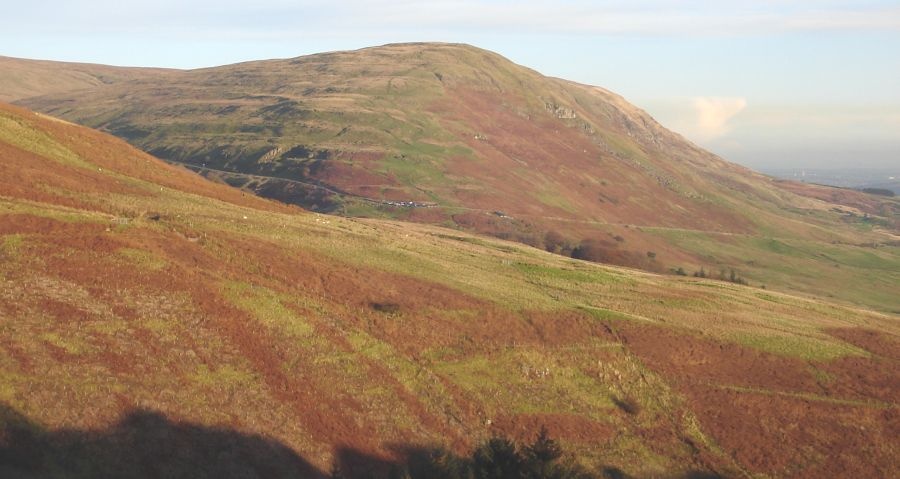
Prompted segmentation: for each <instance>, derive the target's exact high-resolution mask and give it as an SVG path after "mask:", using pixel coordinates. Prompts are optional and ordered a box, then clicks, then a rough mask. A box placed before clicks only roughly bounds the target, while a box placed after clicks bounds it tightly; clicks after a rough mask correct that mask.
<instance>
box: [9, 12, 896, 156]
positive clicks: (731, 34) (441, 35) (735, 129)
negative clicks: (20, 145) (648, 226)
mask: <svg viewBox="0 0 900 479" xmlns="http://www.w3.org/2000/svg"><path fill="white" fill-rule="evenodd" d="M3 11H4V15H3V16H2V17H0V55H6V56H15V57H23V58H40V59H48V60H65V61H81V62H93V63H105V64H113V65H130V66H159V67H176V68H196V67H202V66H214V65H222V64H227V63H234V62H239V61H246V60H258V59H267V58H288V57H295V56H300V55H305V54H310V53H318V52H323V51H334V50H346V49H356V48H363V47H367V46H373V45H382V44H386V43H394V42H408V41H444V42H460V43H468V44H472V45H475V46H478V47H481V48H486V49H488V50H493V51H496V52H497V53H500V54H501V55H504V56H506V57H507V58H509V59H511V60H512V61H515V62H516V63H519V64H522V65H525V66H528V67H530V68H533V69H535V70H538V71H540V72H541V73H544V74H546V75H550V76H556V77H562V78H566V79H569V80H574V81H578V82H582V83H587V84H593V85H599V86H602V87H605V88H607V89H610V90H612V91H614V92H616V93H619V94H621V95H622V96H624V97H625V98H626V99H627V100H629V101H630V102H632V103H634V104H635V105H637V106H639V107H641V108H643V109H645V110H646V111H648V112H649V113H650V114H651V115H653V116H654V117H655V118H656V119H657V120H659V121H660V122H661V123H662V124H663V125H664V126H666V127H668V128H670V129H672V130H674V131H676V132H678V133H681V134H682V135H684V136H685V137H687V138H688V139H690V140H691V141H693V142H695V143H697V144H698V145H700V146H703V147H704V148H707V149H709V150H711V151H713V152H715V153H717V154H719V155H721V156H723V157H725V158H726V159H728V160H731V161H735V162H738V163H741V164H744V165H747V166H750V167H752V168H756V169H761V170H767V169H768V170H772V169H786V168H832V167H833V168H890V169H897V170H900V0H893V1H884V0H878V1H876V0H871V1H870V0H856V1H846V0H821V1H813V0H780V1H776V0H755V1H743V0H742V1H728V0H718V1H715V0H687V1H675V0H631V1H621V0H608V1H604V0H599V1H584V0H556V1H545V0H520V1H512V0H496V1H494V0H483V1H475V0H442V1H435V2H428V1H387V0H374V1H361V0H349V1H339V0H330V1H324V0H313V1H305V0H293V1H291V0H254V1H252V2H249V1H245V0H242V1H236V0H196V1H189V0H155V1H144V0H65V1H52V0H31V1H28V2H9V4H8V5H5V6H4V8H3ZM0 74H2V72H0Z"/></svg>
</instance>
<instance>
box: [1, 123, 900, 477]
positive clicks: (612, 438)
mask: <svg viewBox="0 0 900 479" xmlns="http://www.w3.org/2000/svg"><path fill="white" fill-rule="evenodd" d="M0 159H2V162H3V166H4V174H3V175H0V257H2V261H0V281H2V287H0V328H2V330H3V334H2V335H0V403H2V406H3V407H2V408H0V472H2V475H4V476H12V477H48V476H53V477H96V476H98V475H109V474H111V475H115V476H118V477H124V476H128V477H159V476H167V477H187V476H190V477H223V476H224V477H227V476H232V477H238V476H240V477H297V476H300V477H303V476H307V477H317V476H321V475H324V472H323V471H328V470H329V469H330V467H331V464H332V463H337V464H340V466H341V468H342V470H344V471H345V472H348V473H349V474H350V475H351V476H354V475H355V474H356V472H359V471H362V470H368V469H372V470H374V471H375V472H376V473H379V474H380V473H384V472H385V471H387V469H388V468H389V467H390V464H391V463H392V462H394V461H402V460H404V458H406V457H409V456H410V455H411V454H415V453H416V451H423V450H424V451H431V450H435V449H434V448H438V447H444V448H448V449H449V450H451V451H456V452H457V453H460V454H462V453H465V452H466V451H467V450H469V449H470V448H471V447H473V445H475V444H477V443H478V442H479V441H482V440H484V439H486V438H488V437H491V436H492V435H500V434H502V435H507V436H510V437H513V438H517V439H521V440H530V439H531V438H533V437H534V435H535V434H537V431H538V429H540V427H541V426H542V425H544V426H546V427H547V428H548V430H549V432H550V433H551V434H552V435H553V436H555V437H557V438H558V439H559V440H560V441H561V443H562V444H563V445H564V446H565V448H566V450H567V451H570V452H571V453H572V454H574V455H575V457H576V460H577V461H578V462H580V463H581V464H583V465H584V466H585V467H586V468H589V469H590V470H592V471H595V472H596V473H597V474H599V473H601V472H603V471H605V472H606V473H607V475H609V474H618V475H619V476H618V477H624V476H623V475H625V474H627V475H629V476H631V477H651V476H652V477H660V476H665V477H678V476H680V475H688V474H693V475H692V476H686V477H698V476H697V474H707V475H710V474H718V475H721V476H726V477H760V476H763V475H765V476H769V477H822V476H823V475H831V476H856V477H891V476H896V475H897V474H898V473H900V462H898V457H900V456H898V455H897V454H896V451H897V449H898V447H900V444H898V439H897V438H898V437H900V435H898V431H900V423H898V416H897V408H898V404H897V398H898V397H900V394H898V392H900V368H897V367H896V366H897V362H898V360H900V358H898V356H897V351H898V350H900V348H898V346H900V326H898V324H900V323H898V318H897V316H896V315H886V314H881V313H875V312H869V311H864V310H859V309H853V308H848V307H845V306H840V305H837V304H832V303H828V302H824V301H819V300H810V299H804V298H800V297H796V296H790V295H785V294H781V293H777V292H771V291H765V290H762V289H758V288H751V287H746V286H740V285H735V284H730V283H726V282H721V281H713V280H708V279H700V278H678V277H672V276H660V275H655V274H649V273H643V272H639V271H635V270H630V269H623V268H615V267H609V266H603V265H598V264H594V263H588V262H583V261H578V260H573V259H569V258H565V257H562V256H559V255H553V254H550V253H547V252H544V251H541V250H538V249H534V248H530V247H527V246H524V245H521V244H517V243H510V242H505V241H501V240H498V239H491V238H485V237H479V236H473V235H470V234H467V233H462V232H459V231H454V230H448V229H443V228H439V227H434V226H430V225H423V224H413V223H403V222H397V221H394V220H373V219H353V218H341V217H334V216H325V215H320V214H316V213H308V212H305V211H302V210H299V209H297V208H294V207H290V206H285V205H283V204H279V203H276V202H271V201H268V200H264V199H260V198H258V197H255V196H253V195H250V194H244V193H242V192H241V191H239V190H235V189H231V188H229V187H226V186H223V185H217V184H213V183H210V182H208V181H206V180H204V179H203V178H201V177H200V176H197V175H195V174H193V173H191V172H189V171H187V170H185V169H182V168H180V167H175V166H170V165H167V164H165V163H163V162H161V161H159V160H157V159H155V158H153V157H151V156H149V155H147V154H145V153H142V152H140V151H138V150H135V149H134V148H132V147H130V146H128V145H127V144H126V143H124V142H123V141H121V140H117V139H114V138H112V137H110V136H108V135H105V134H102V133H99V132H96V131H91V130H88V129H86V128H83V127H79V126H75V125H73V124H70V123H67V122H64V121H60V120H56V119H53V118H49V117H46V116H43V115H40V114H34V113H31V112H28V111H26V110H24V109H21V108H18V107H11V106H0ZM379 471H380V472H379Z"/></svg>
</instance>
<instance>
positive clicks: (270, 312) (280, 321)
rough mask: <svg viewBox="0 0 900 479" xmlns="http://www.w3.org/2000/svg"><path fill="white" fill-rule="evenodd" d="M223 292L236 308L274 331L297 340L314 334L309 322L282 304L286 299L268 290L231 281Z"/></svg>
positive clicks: (224, 287)
mask: <svg viewBox="0 0 900 479" xmlns="http://www.w3.org/2000/svg"><path fill="white" fill-rule="evenodd" d="M223 290H224V293H225V295H226V297H227V298H228V299H229V300H230V301H231V302H232V303H233V304H234V305H235V306H237V307H239V308H241V309H243V310H244V311H246V312H247V313H249V314H251V315H252V316H253V317H255V318H256V319H257V320H259V321H260V322H261V323H263V324H264V325H266V326H268V327H270V328H272V329H275V330H278V331H280V332H282V333H285V334H288V335H290V336H291V337H293V338H296V339H302V338H308V337H310V336H312V334H313V332H314V330H313V327H312V325H310V324H309V322H307V321H305V320H304V319H303V318H300V317H298V316H297V315H296V314H295V313H294V312H293V311H291V310H290V309H288V308H287V307H285V306H284V304H282V300H283V299H286V298H283V297H282V296H281V295H278V294H276V293H275V292H273V291H271V290H269V289H267V288H263V287H261V286H255V285H251V284H248V283H243V282H236V281H231V282H227V283H225V284H224V285H223Z"/></svg>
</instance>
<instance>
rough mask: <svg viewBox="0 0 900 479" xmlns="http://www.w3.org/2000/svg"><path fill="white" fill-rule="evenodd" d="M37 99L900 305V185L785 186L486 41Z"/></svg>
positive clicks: (146, 143) (308, 204)
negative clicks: (873, 192)
mask: <svg viewBox="0 0 900 479" xmlns="http://www.w3.org/2000/svg"><path fill="white" fill-rule="evenodd" d="M20 102H21V103H23V104H25V105H28V106H29V107H32V108H34V109H37V110H39V111H43V112H46V113H49V114H52V115H54V116H60V117H63V118H66V119H68V120H70V121H75V122H77V123H80V124H84V125H87V126H91V127H96V128H100V129H102V130H105V131H108V132H110V133H112V134H114V135H116V136H119V137H122V138H124V139H126V140H128V141H129V142H130V143H132V144H133V145H135V146H137V147H139V148H141V149H143V150H145V151H148V152H150V153H152V154H154V155H156V156H158V157H160V158H162V159H165V160H168V161H172V162H177V163H182V164H185V165H189V166H190V167H192V168H194V169H195V170H197V171H200V172H202V173H203V174H205V175H207V176H209V177H212V178H216V179H217V180H219V181H224V182H227V183H229V184H231V185H233V186H239V187H243V188H245V189H248V190H252V191H254V192H256V193H258V194H260V195H262V196H265V197H269V198H275V199H279V200H281V201H285V202H288V203H294V204H298V205H301V206H303V207H305V208H307V209H312V210H315V211H321V212H331V213H337V214H341V215H344V216H351V217H382V218H395V219H403V220H408V221H415V222H421V223H429V224H436V225H444V226H453V227H457V228H461V229H464V230H468V231H475V232H480V233H487V234H491V235H494V236H497V237H500V238H505V239H512V240H516V241H520V242H524V243H526V244H530V245H534V246H537V247H540V248H544V249H546V250H549V251H555V252H559V253H561V254H564V255H568V256H576V257H579V258H585V259H591V260H595V261H600V262H604V263H612V264H619V265H625V266H632V267H637V268H641V269H645V270H650V271H660V272H664V271H674V270H677V269H679V268H681V270H682V271H685V272H686V273H687V274H691V273H693V272H696V271H700V270H703V271H704V272H710V273H712V274H714V275H716V276H719V275H721V276H728V273H729V272H730V271H731V270H735V271H736V274H737V276H738V277H742V278H745V279H746V280H748V281H750V282H751V283H752V284H754V285H766V286H767V287H769V288H773V287H774V288H776V289H782V290H789V291H795V292H803V293H809V294H813V295H816V296H829V297H833V298H835V299H837V300H841V301H846V302H848V303H854V304H857V305H863V306H866V307H875V308H878V309H881V310H886V311H894V312H896V311H900V300H898V298H897V295H896V285H897V284H900V247H898V240H900V238H898V236H897V235H898V225H900V213H898V212H900V200H897V199H892V198H883V197H873V196H870V195H865V194H863V193H855V192H843V193H841V195H842V200H845V201H844V203H834V202H832V200H830V199H828V198H825V197H824V196H823V195H822V194H820V192H818V191H815V188H812V187H803V186H795V187H791V188H785V187H784V184H783V183H781V182H777V181H774V180H772V179H771V178H768V177H765V176H763V175H760V174H757V173H755V172H752V171H750V170H747V169H745V168H742V167H739V166H737V165H734V164H731V163H728V162H726V161H723V160H722V159H720V158H718V157H716V156H714V155H712V154H710V153H708V152H706V151H703V150H701V149H699V148H697V147H696V146H694V145H692V144H690V143H689V142H687V141H685V140H684V139H683V138H681V137H680V136H678V135H676V134H673V133H671V132H669V131H668V130H666V129H665V128H663V127H662V126H660V125H659V124H658V123H656V122H655V121H654V120H653V119H652V118H650V117H649V116H648V115H647V114H646V113H644V112H643V111H641V110H639V109H638V108H636V107H634V106H632V105H630V104H628V103H627V102H626V101H625V100H623V99H622V98H621V97H619V96H617V95H615V94H613V93H611V92H609V91H606V90H604V89H602V88H598V87H593V86H586V85H580V84H576V83H572V82H568V81H564V80H559V79H555V78H548V77H544V76H542V75H540V74H539V73H537V72H535V71H533V70H529V69H527V68H525V67H521V66H519V65H515V64H513V63H511V62H509V61H508V60H506V59H504V58H502V57H501V56H499V55H496V54H494V53H491V52H487V51H484V50H480V49H477V48H474V47H469V46H465V45H449V44H403V45H388V46H384V47H376V48H368V49H363V50H358V51H351V52H335V53H325V54H319V55H311V56H305V57H299V58H294V59H287V60H269V61H260V62H249V63H241V64H237V65H229V66H223V67H217V68H208V69H200V70H192V71H177V72H172V71H169V72H157V73H155V74H151V72H146V73H144V74H142V75H140V76H139V77H138V78H134V79H131V80H128V81H122V82H115V83H113V84H110V85H103V86H100V87H97V88H94V89H93V90H89V91H84V90H82V91H78V92H77V93H73V92H64V93H57V94H49V95H45V96H39V97H35V98H28V99H22V100H20Z"/></svg>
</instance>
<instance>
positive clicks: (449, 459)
mask: <svg viewBox="0 0 900 479" xmlns="http://www.w3.org/2000/svg"><path fill="white" fill-rule="evenodd" d="M494 441H499V442H497V444H499V445H500V447H494V448H493V449H491V448H488V449H490V451H489V454H487V455H486V454H485V451H486V449H485V448H486V447H487V446H486V445H487V444H493V443H494ZM504 444H505V445H506V446H509V447H510V448H512V449H504V448H503V446H504ZM389 449H390V451H391V454H390V456H391V457H393V458H403V460H402V461H395V460H392V459H388V458H384V457H378V456H373V455H371V454H368V453H365V452H361V451H359V450H356V449H351V448H341V449H337V450H336V451H335V457H334V467H333V468H332V469H333V470H330V471H327V472H326V471H321V470H319V469H317V468H316V467H314V466H313V465H312V464H310V463H309V462H308V461H306V460H305V459H304V458H303V457H301V456H300V455H298V454H297V453H296V452H295V451H293V450H292V449H290V448H289V447H287V446H286V445H284V444H281V443H280V442H278V441H276V440H273V439H268V438H265V437H263V436H258V435H253V434H246V433H242V432H239V431H235V430H231V429H227V428H219V427H207V426H202V425H197V424H192V423H187V422H177V421H172V420H170V419H168V418H166V417H165V416H164V415H162V414H160V413H158V412H151V411H145V410H136V411H133V412H131V413H129V414H128V415H126V416H124V417H123V418H122V420H120V421H119V422H118V423H116V424H114V425H112V426H110V427H109V428H107V429H88V430H79V429H59V430H48V429H46V428H44V427H42V426H41V425H39V424H37V423H36V422H34V421H32V420H30V419H29V418H27V417H25V416H23V415H22V414H20V413H19V412H17V411H16V410H15V409H13V408H11V407H9V406H7V405H5V404H2V403H0V478H3V479H37V478H48V477H53V478H91V479H94V478H100V479H106V478H109V479H113V478H115V479H120V478H121V479H130V478H135V479H137V478H154V479H155V478H159V479H163V478H165V479H180V478H185V479H188V478H190V479H205V478H209V479H213V478H216V479H218V478H222V479H229V478H240V479H257V478H259V479H269V478H313V479H325V478H335V479H337V478H341V479H357V478H359V479H362V478H366V479H403V478H406V479H420V478H421V479H456V478H465V479H507V478H510V479H541V478H546V479H551V478H552V479H593V478H598V479H607V478H609V479H643V478H642V476H632V475H629V474H627V473H625V472H624V471H622V470H620V469H618V468H615V467H605V468H601V470H599V471H588V470H584V469H583V468H581V467H578V466H577V465H575V464H574V463H573V462H572V461H569V460H567V459H565V458H563V459H562V460H561V461H558V462H557V461H555V460H554V461H553V464H554V465H552V466H546V467H539V468H537V469H535V468H534V467H531V466H529V467H528V468H525V467H523V465H524V464H525V463H524V462H517V461H523V460H524V459H523V457H522V456H517V454H519V453H520V452H521V451H522V449H521V445H515V444H513V443H511V442H509V441H508V440H506V439H502V438H500V439H498V438H495V439H492V440H491V441H489V442H486V443H484V444H482V445H481V446H480V447H479V448H478V449H476V450H475V451H473V452H472V454H471V455H459V454H456V453H454V452H452V451H449V450H447V449H444V448H441V447H425V446H412V445H397V446H393V447H390V448H389ZM551 449H552V448H551ZM516 451H519V452H516ZM560 454H561V452H560ZM557 457H558V456H557ZM486 463H487V466H486V465H485V464H486ZM548 464H549V463H548ZM557 466H559V467H557ZM513 470H515V471H517V472H512V473H511V472H510V471H513ZM665 477H666V479H716V478H720V477H724V476H719V475H716V474H711V473H706V472H689V473H687V474H681V475H671V476H665Z"/></svg>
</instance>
